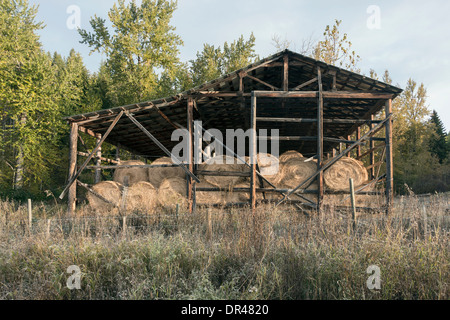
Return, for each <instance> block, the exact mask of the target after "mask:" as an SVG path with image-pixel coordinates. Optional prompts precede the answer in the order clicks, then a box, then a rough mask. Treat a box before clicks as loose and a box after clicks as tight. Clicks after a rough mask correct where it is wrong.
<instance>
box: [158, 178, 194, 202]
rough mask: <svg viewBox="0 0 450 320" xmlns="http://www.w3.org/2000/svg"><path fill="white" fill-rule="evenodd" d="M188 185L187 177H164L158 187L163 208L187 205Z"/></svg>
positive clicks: (159, 199)
mask: <svg viewBox="0 0 450 320" xmlns="http://www.w3.org/2000/svg"><path fill="white" fill-rule="evenodd" d="M186 194H187V185H186V179H182V178H179V177H176V178H169V179H164V180H163V181H162V182H161V185H160V186H159V188H158V202H159V205H161V206H162V207H163V208H166V209H172V210H173V209H175V208H176V206H177V205H179V206H180V208H183V207H186V206H187V203H188V202H187V197H186Z"/></svg>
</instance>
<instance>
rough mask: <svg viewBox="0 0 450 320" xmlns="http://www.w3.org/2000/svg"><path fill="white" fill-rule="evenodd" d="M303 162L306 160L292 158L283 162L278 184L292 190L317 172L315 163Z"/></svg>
mask: <svg viewBox="0 0 450 320" xmlns="http://www.w3.org/2000/svg"><path fill="white" fill-rule="evenodd" d="M305 160H307V158H292V159H290V160H287V161H286V162H284V164H283V165H282V169H281V179H280V182H279V184H280V185H282V186H285V187H288V188H289V189H292V188H296V187H297V186H298V185H299V184H300V183H302V182H303V181H305V180H306V179H308V178H309V177H311V176H312V175H313V174H314V173H315V172H316V171H317V162H315V161H308V162H305Z"/></svg>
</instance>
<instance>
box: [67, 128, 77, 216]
mask: <svg viewBox="0 0 450 320" xmlns="http://www.w3.org/2000/svg"><path fill="white" fill-rule="evenodd" d="M77 149H78V125H77V124H76V123H71V124H70V140H69V178H68V181H71V180H72V179H73V177H75V175H76V172H77ZM76 203H77V186H76V185H73V186H72V185H71V186H70V189H69V196H68V207H67V213H68V214H69V216H73V215H74V214H75V209H76Z"/></svg>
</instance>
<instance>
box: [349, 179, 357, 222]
mask: <svg viewBox="0 0 450 320" xmlns="http://www.w3.org/2000/svg"><path fill="white" fill-rule="evenodd" d="M350 196H351V199H352V200H351V201H352V224H353V230H355V229H356V201H355V186H354V184H353V179H352V178H350Z"/></svg>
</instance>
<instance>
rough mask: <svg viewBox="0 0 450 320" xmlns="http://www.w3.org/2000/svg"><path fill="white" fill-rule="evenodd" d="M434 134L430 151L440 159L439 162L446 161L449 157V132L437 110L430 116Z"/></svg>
mask: <svg viewBox="0 0 450 320" xmlns="http://www.w3.org/2000/svg"><path fill="white" fill-rule="evenodd" d="M430 124H431V126H432V129H433V135H432V136H431V138H430V152H431V153H432V154H433V155H435V156H436V157H437V158H438V159H439V163H441V164H442V163H444V161H445V160H446V159H447V158H448V153H449V149H448V144H447V133H446V131H445V128H444V124H443V123H442V121H441V118H440V117H439V115H438V113H437V112H436V110H433V113H432V114H431V118H430Z"/></svg>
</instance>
